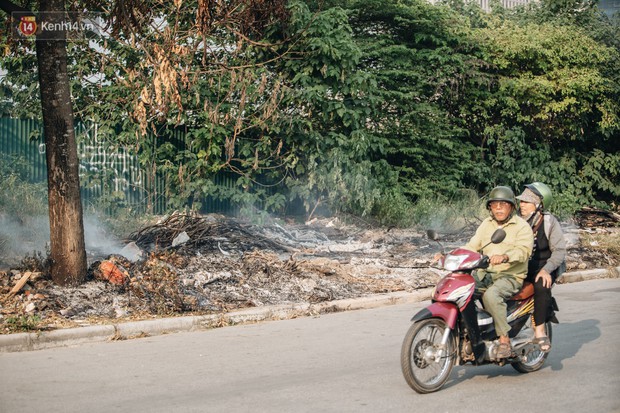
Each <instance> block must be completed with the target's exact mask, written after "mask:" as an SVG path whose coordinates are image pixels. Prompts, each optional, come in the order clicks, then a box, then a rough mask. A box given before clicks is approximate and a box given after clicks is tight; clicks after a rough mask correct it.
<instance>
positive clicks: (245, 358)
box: [0, 279, 620, 413]
mask: <svg viewBox="0 0 620 413" xmlns="http://www.w3.org/2000/svg"><path fill="white" fill-rule="evenodd" d="M619 293H620V279H605V280H592V281H584V282H579V283H572V284H562V285H558V286H556V287H555V288H554V295H555V296H556V299H557V300H558V304H559V306H560V312H559V314H558V317H559V319H560V322H561V324H559V325H555V326H554V327H555V329H554V342H553V349H552V351H551V354H550V355H549V358H548V359H547V363H546V365H545V366H544V367H543V369H541V370H540V371H538V372H535V373H531V374H520V373H517V372H516V371H515V370H514V369H513V368H512V367H510V366H505V367H497V366H483V367H473V366H470V365H468V366H460V367H456V368H455V370H454V371H453V373H452V376H451V378H450V380H449V381H448V383H447V384H446V386H445V387H444V388H443V389H442V390H441V391H439V392H437V393H433V394H427V395H419V394H417V393H415V392H414V391H413V390H411V389H410V388H409V387H408V386H407V384H406V383H405V380H404V379H403V377H402V374H401V371H400V364H399V354H400V345H401V341H402V339H403V337H404V335H405V332H406V331H407V329H408V327H409V319H410V318H411V316H412V315H413V314H414V313H415V312H416V311H417V310H418V309H420V308H422V307H423V306H424V305H425V304H427V302H423V303H418V304H405V305H394V306H388V307H382V308H379V309H371V310H359V311H350V312H344V313H335V314H328V315H322V316H321V317H316V318H299V319H294V320H287V321H276V322H267V323H261V324H254V325H243V326H234V327H226V328H221V329H215V330H209V331H201V332H191V333H178V334H172V335H164V336H157V337H150V338H143V339H135V340H129V341H117V342H108V343H97V344H85V345H80V346H76V347H69V348H53V349H47V350H39V351H30V352H16V353H3V354H0V412H2V413H12V412H39V411H46V412H80V413H82V412H91V413H97V412H105V413H110V412H373V413H375V412H471V411H476V412H494V413H496V412H511V413H514V412H530V413H531V412H546V413H553V412H586V411H587V412H597V413H598V412H620V374H619V373H618V369H619V368H620V353H619V351H618V349H619V348H620V346H619V343H620V328H619V327H620V317H619V315H620V294H619Z"/></svg>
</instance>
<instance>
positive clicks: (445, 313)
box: [411, 302, 459, 329]
mask: <svg viewBox="0 0 620 413" xmlns="http://www.w3.org/2000/svg"><path fill="white" fill-rule="evenodd" d="M458 314H459V311H458V309H457V308H456V305H454V304H452V303H444V302H436V303H432V304H431V305H429V306H428V307H426V308H423V309H421V310H420V311H418V313H417V314H416V315H414V316H413V318H412V319H411V321H413V322H416V321H420V320H425V319H427V318H441V319H442V320H443V321H445V323H446V324H447V325H448V327H449V328H451V329H454V327H456V320H457V319H458Z"/></svg>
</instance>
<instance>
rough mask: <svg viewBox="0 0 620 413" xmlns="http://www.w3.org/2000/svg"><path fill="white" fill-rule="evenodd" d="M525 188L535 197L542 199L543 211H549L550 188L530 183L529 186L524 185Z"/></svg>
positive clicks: (550, 200)
mask: <svg viewBox="0 0 620 413" xmlns="http://www.w3.org/2000/svg"><path fill="white" fill-rule="evenodd" d="M525 187H526V188H528V189H530V190H531V191H532V192H534V193H535V194H536V195H538V196H539V197H540V199H542V206H543V209H549V207H551V204H552V203H553V194H552V193H551V188H549V187H548V186H547V185H545V184H543V183H542V182H532V183H531V184H527V185H525Z"/></svg>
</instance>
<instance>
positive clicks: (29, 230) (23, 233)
mask: <svg viewBox="0 0 620 413" xmlns="http://www.w3.org/2000/svg"><path fill="white" fill-rule="evenodd" d="M84 241H85V244H86V252H87V255H88V257H89V259H91V257H92V259H97V258H99V257H105V256H107V255H109V254H116V253H118V252H119V251H120V250H121V248H122V247H123V244H122V242H121V241H120V240H119V239H118V238H116V237H115V236H114V235H112V234H110V233H109V232H108V231H107V229H106V227H105V225H104V224H103V223H102V222H101V221H100V220H99V219H97V218H96V217H92V216H88V217H85V218H84ZM49 243H50V226H49V218H48V217H44V216H39V217H28V218H27V219H25V220H20V219H17V218H15V217H12V216H8V215H5V214H2V213H0V265H2V266H3V267H6V266H8V267H13V266H15V265H18V264H19V263H20V262H21V260H22V259H23V258H24V257H26V256H34V255H38V254H40V255H41V256H43V257H46V256H47V253H48V250H49Z"/></svg>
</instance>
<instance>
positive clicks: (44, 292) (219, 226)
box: [0, 213, 617, 333]
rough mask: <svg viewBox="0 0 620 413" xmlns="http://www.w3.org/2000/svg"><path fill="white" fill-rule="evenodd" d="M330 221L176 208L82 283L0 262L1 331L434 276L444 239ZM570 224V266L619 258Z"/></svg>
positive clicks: (215, 309) (205, 310)
mask: <svg viewBox="0 0 620 413" xmlns="http://www.w3.org/2000/svg"><path fill="white" fill-rule="evenodd" d="M321 224H322V225H321ZM333 224H334V220H329V221H324V222H323V223H322V222H320V221H315V222H314V223H313V224H312V225H290V224H278V223H272V224H269V225H264V226H262V227H257V226H253V225H250V224H247V223H243V222H241V221H237V220H234V219H229V218H225V217H218V216H196V215H186V214H178V213H177V214H173V215H170V216H169V217H166V218H165V219H163V220H162V221H161V222H159V223H157V224H155V225H152V226H148V227H145V228H143V229H141V230H140V231H137V232H135V233H134V234H132V235H131V237H129V241H131V242H130V243H129V244H128V246H131V248H128V249H127V248H124V250H125V251H126V253H125V255H119V254H114V255H109V256H107V257H105V258H103V259H100V260H99V261H95V262H93V263H92V264H91V265H90V267H89V274H88V280H89V281H88V282H86V283H84V284H83V285H80V286H78V287H59V286H56V285H54V284H53V283H52V282H51V280H50V279H49V277H48V276H47V275H46V274H45V271H39V270H37V271H30V272H27V271H25V270H10V271H5V272H2V271H0V333H8V332H14V330H11V329H10V328H8V327H7V324H8V323H9V322H10V320H14V319H16V317H17V318H19V317H23V316H28V317H30V316H33V317H34V316H36V317H38V318H39V319H40V320H41V321H40V324H39V326H38V328H58V327H59V326H60V327H65V326H68V325H67V323H73V324H74V325H75V324H77V325H83V324H92V323H96V322H99V321H100V320H101V321H105V320H109V319H115V320H119V319H120V320H135V319H143V318H151V317H153V316H168V315H178V314H187V313H192V314H209V313H219V312H225V311H232V310H235V309H240V308H246V307H253V306H263V305H276V304H289V303H319V302H324V301H330V300H338V299H346V298H355V297H361V296H365V295H369V294H376V293H388V292H395V291H415V290H418V289H420V288H426V287H430V286H433V285H435V284H436V282H437V281H438V279H439V278H440V276H441V274H442V273H441V271H439V270H435V269H432V268H429V264H430V262H431V259H432V256H433V255H434V254H435V253H436V252H437V251H438V250H439V249H440V247H439V246H438V245H437V244H436V243H435V242H433V241H429V240H428V239H427V238H426V237H425V236H424V235H423V234H421V233H418V232H416V231H414V230H406V229H402V230H401V229H392V230H386V229H375V230H360V229H359V228H348V227H343V226H341V227H338V226H336V225H333ZM614 230H615V228H614ZM571 231H573V232H571V233H570V235H571V237H572V238H571V239H572V240H573V241H572V242H571V246H570V247H569V258H568V260H567V264H568V267H569V268H568V269H569V271H570V270H574V269H586V268H597V267H599V266H607V265H608V264H614V262H616V263H617V261H614V260H616V259H617V257H615V258H610V257H608V256H605V254H604V253H602V252H599V251H596V250H592V249H591V248H590V249H588V248H589V245H582V244H583V243H581V242H580V236H581V235H583V234H582V233H583V232H584V231H585V230H583V229H578V228H576V227H575V228H574V229H571ZM466 238H468V234H465V235H464V234H454V235H453V237H452V238H448V240H447V241H446V240H443V239H442V242H443V244H444V247H445V248H446V249H451V248H453V247H456V246H459V245H462V243H463V242H465V241H466ZM616 265H617V264H616ZM63 323H64V324H63ZM46 326H47V327H46Z"/></svg>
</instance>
